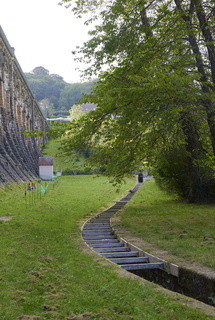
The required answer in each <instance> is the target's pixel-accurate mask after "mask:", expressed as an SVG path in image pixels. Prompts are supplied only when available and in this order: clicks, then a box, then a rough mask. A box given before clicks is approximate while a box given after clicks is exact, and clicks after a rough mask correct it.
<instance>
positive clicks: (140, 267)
mask: <svg viewBox="0 0 215 320" xmlns="http://www.w3.org/2000/svg"><path fill="white" fill-rule="evenodd" d="M163 266H164V264H163V263H161V262H156V263H139V264H122V265H120V267H121V268H122V269H124V270H149V269H163Z"/></svg>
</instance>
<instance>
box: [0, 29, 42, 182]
mask: <svg viewBox="0 0 215 320" xmlns="http://www.w3.org/2000/svg"><path fill="white" fill-rule="evenodd" d="M34 130H39V131H43V132H47V131H48V123H47V121H46V119H45V118H44V116H43V114H42V112H41V110H40V108H39V105H38V104H37V102H36V101H35V98H34V96H33V94H32V92H31V90H30V88H29V86H28V84H27V81H26V78H25V75H24V73H23V71H22V69H21V67H20V65H19V63H18V61H17V59H16V56H15V54H14V48H12V47H11V46H10V44H9V42H8V40H7V38H6V36H5V34H4V32H3V29H2V28H1V26H0V186H2V185H4V184H6V183H8V182H11V183H14V182H15V183H17V182H22V181H28V180H30V181H31V180H34V179H36V178H38V173H39V168H38V160H39V156H40V152H41V144H42V143H44V142H45V141H46V135H45V134H44V135H43V136H42V137H30V136H27V135H26V134H24V132H25V131H34Z"/></svg>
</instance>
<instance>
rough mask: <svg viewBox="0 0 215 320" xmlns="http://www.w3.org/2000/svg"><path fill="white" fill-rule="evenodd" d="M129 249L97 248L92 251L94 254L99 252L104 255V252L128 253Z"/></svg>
mask: <svg viewBox="0 0 215 320" xmlns="http://www.w3.org/2000/svg"><path fill="white" fill-rule="evenodd" d="M129 250H130V249H129V248H126V247H120V248H115V247H114V248H113V247H110V248H98V249H96V248H95V249H94V251H96V252H100V253H105V252H117V251H118V252H126V251H129Z"/></svg>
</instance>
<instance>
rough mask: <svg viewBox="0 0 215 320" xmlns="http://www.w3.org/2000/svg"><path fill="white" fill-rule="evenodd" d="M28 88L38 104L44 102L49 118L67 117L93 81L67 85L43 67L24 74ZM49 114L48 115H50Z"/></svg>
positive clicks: (87, 91)
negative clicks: (47, 107)
mask: <svg viewBox="0 0 215 320" xmlns="http://www.w3.org/2000/svg"><path fill="white" fill-rule="evenodd" d="M26 78H27V81H28V83H29V86H30V88H31V90H32V92H33V94H34V95H35V98H36V100H37V101H38V102H39V103H40V102H42V101H44V100H46V105H48V106H50V108H49V111H50V112H51V113H52V115H51V116H57V117H58V116H68V115H69V110H70V108H71V107H72V106H73V105H74V104H76V103H78V102H79V100H80V99H81V97H82V94H84V93H90V91H91V88H92V86H93V85H94V82H93V81H89V82H83V83H71V84H70V83H67V82H65V81H64V80H63V77H61V76H60V75H58V74H50V73H49V71H48V70H47V69H45V68H44V67H41V66H40V67H36V68H34V69H33V71H32V72H31V73H26ZM50 112H49V113H50Z"/></svg>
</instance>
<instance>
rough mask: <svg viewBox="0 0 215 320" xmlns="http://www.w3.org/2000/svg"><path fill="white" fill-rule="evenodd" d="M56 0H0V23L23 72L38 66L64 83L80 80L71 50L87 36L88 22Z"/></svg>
mask: <svg viewBox="0 0 215 320" xmlns="http://www.w3.org/2000/svg"><path fill="white" fill-rule="evenodd" d="M59 2H60V0H0V25H1V27H2V29H3V31H4V33H5V35H6V37H7V39H8V41H9V43H10V45H11V47H14V48H15V55H16V58H17V60H18V62H19V64H20V66H21V68H22V70H23V72H31V71H32V70H33V69H34V68H35V67H39V66H42V67H44V68H45V69H47V70H49V73H50V74H53V73H54V74H58V75H59V76H62V77H63V78H64V80H65V81H66V82H68V83H75V82H81V81H82V80H81V78H80V75H81V73H80V72H78V71H77V70H76V69H77V68H79V69H84V66H83V65H81V64H80V63H78V62H75V61H74V55H72V53H71V52H72V51H73V50H75V48H76V46H78V45H79V46H81V45H82V44H83V42H84V41H86V40H87V39H89V35H88V31H89V26H88V27H87V26H85V25H84V20H81V19H77V18H76V17H75V16H74V15H73V13H72V11H71V9H66V8H65V7H63V6H60V5H58V3H59Z"/></svg>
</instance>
